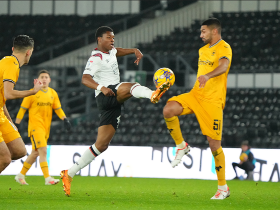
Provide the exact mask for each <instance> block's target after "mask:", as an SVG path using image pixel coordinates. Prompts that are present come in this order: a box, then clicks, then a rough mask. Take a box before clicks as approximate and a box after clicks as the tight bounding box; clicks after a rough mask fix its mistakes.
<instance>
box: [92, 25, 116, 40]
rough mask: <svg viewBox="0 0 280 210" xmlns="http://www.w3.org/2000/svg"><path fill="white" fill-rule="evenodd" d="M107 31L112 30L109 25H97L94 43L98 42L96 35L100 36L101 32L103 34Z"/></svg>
mask: <svg viewBox="0 0 280 210" xmlns="http://www.w3.org/2000/svg"><path fill="white" fill-rule="evenodd" d="M107 31H111V32H114V31H113V29H112V28H110V27H109V26H101V27H99V28H98V29H97V30H96V32H95V40H96V43H97V44H98V40H97V38H98V37H102V36H103V34H105V33H106V32H107Z"/></svg>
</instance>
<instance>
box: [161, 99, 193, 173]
mask: <svg viewBox="0 0 280 210" xmlns="http://www.w3.org/2000/svg"><path fill="white" fill-rule="evenodd" d="M182 112H183V107H182V105H181V104H180V103H178V102H176V101H170V102H168V103H167V104H166V105H165V107H164V108H163V116H164V119H165V122H166V125H167V128H168V130H169V132H170V135H171V136H172V138H173V140H174V141H175V144H176V146H177V152H176V156H175V159H174V160H173V161H172V162H171V166H172V167H173V168H174V167H175V166H177V165H178V164H179V163H180V162H181V160H182V158H183V157H184V155H187V154H188V153H189V151H190V146H189V145H188V143H186V142H185V141H184V138H183V135H182V132H181V128H180V123H179V119H178V116H179V115H180V114H181V113H182Z"/></svg>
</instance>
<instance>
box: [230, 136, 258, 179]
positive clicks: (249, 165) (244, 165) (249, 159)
mask: <svg viewBox="0 0 280 210" xmlns="http://www.w3.org/2000/svg"><path fill="white" fill-rule="evenodd" d="M250 149H251V147H250V145H249V141H248V140H245V141H242V143H241V154H240V162H239V163H232V167H233V170H234V172H235V174H236V177H235V178H234V179H239V177H238V175H237V171H236V167H238V168H241V169H243V170H244V171H245V172H246V174H247V178H246V179H247V180H254V169H255V164H256V159H255V158H254V155H253V153H252V152H251V150H250ZM243 154H246V156H245V157H243V158H242V156H243Z"/></svg>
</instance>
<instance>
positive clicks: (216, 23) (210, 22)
mask: <svg viewBox="0 0 280 210" xmlns="http://www.w3.org/2000/svg"><path fill="white" fill-rule="evenodd" d="M201 25H202V26H203V25H207V26H210V27H213V28H216V29H217V30H218V32H219V34H221V32H222V24H221V22H220V21H219V20H218V19H217V18H209V19H208V20H205V21H204V22H203V23H201Z"/></svg>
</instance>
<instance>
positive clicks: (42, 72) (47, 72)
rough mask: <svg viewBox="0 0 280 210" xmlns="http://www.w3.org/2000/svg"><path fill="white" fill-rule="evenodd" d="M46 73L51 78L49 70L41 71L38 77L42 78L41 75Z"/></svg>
mask: <svg viewBox="0 0 280 210" xmlns="http://www.w3.org/2000/svg"><path fill="white" fill-rule="evenodd" d="M44 73H46V74H48V75H49V76H50V77H51V75H50V72H49V71H47V70H41V71H39V73H38V77H40V75H41V74H44Z"/></svg>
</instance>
